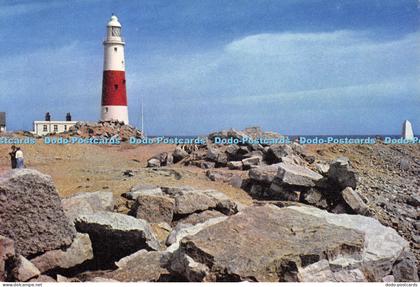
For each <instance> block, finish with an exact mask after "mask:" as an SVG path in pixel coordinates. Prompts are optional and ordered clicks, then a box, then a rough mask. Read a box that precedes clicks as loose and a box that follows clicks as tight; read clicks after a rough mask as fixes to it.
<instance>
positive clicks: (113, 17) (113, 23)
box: [107, 15, 121, 27]
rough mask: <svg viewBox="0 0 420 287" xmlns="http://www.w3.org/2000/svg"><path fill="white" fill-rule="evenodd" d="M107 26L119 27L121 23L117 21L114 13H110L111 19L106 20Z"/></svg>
mask: <svg viewBox="0 0 420 287" xmlns="http://www.w3.org/2000/svg"><path fill="white" fill-rule="evenodd" d="M107 26H108V27H121V24H120V22H119V21H118V17H117V16H115V15H112V16H111V19H110V20H109V22H108V24H107Z"/></svg>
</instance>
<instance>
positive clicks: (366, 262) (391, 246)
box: [288, 206, 409, 282]
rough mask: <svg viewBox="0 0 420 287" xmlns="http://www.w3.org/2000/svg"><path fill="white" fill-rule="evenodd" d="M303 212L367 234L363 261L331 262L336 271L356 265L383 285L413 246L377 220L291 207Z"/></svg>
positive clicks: (372, 279)
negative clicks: (397, 261)
mask: <svg viewBox="0 0 420 287" xmlns="http://www.w3.org/2000/svg"><path fill="white" fill-rule="evenodd" d="M288 208H290V209H293V210H297V211H299V212H300V213H303V214H308V215H312V216H315V217H317V218H318V219H319V220H326V221H327V222H328V223H329V224H333V225H335V226H337V227H344V228H347V229H348V230H354V231H357V232H361V233H362V234H364V242H365V246H364V250H363V252H362V253H361V255H362V258H361V260H348V259H346V260H340V259H339V258H337V259H334V260H330V265H334V266H335V268H338V267H340V268H341V267H343V268H345V267H346V266H353V267H356V268H359V267H360V268H359V269H361V270H363V273H364V274H365V276H366V278H368V279H369V281H376V282H380V281H381V280H382V278H383V277H384V276H386V275H388V274H390V272H391V271H392V267H393V264H394V263H395V262H396V260H397V259H398V258H399V256H400V254H401V253H402V252H405V251H408V250H409V243H408V242H407V241H406V240H404V239H403V238H402V237H401V236H399V235H398V233H397V232H396V231H395V230H394V229H392V228H390V227H385V226H383V225H381V224H380V223H379V222H378V221H377V220H376V219H374V218H371V217H365V216H361V215H349V214H332V213H328V212H326V211H323V210H320V209H317V208H313V207H302V206H300V207H295V206H291V207H288Z"/></svg>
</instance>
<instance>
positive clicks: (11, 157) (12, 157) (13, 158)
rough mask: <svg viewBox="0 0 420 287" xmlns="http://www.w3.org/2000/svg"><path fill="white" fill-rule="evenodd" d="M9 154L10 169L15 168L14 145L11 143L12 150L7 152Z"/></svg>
mask: <svg viewBox="0 0 420 287" xmlns="http://www.w3.org/2000/svg"><path fill="white" fill-rule="evenodd" d="M9 155H10V163H11V165H12V169H15V168H16V146H15V145H12V151H11V152H9Z"/></svg>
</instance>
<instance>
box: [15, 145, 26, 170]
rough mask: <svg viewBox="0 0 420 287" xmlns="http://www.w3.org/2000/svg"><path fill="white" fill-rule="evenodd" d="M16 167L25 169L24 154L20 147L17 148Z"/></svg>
mask: <svg viewBox="0 0 420 287" xmlns="http://www.w3.org/2000/svg"><path fill="white" fill-rule="evenodd" d="M16 167H17V168H24V162H23V152H22V150H21V149H20V147H18V148H16Z"/></svg>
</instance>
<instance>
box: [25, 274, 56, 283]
mask: <svg viewBox="0 0 420 287" xmlns="http://www.w3.org/2000/svg"><path fill="white" fill-rule="evenodd" d="M28 282H57V281H55V279H54V278H52V277H50V276H48V275H40V276H38V277H36V278H33V279H31V280H29V281H28Z"/></svg>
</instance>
